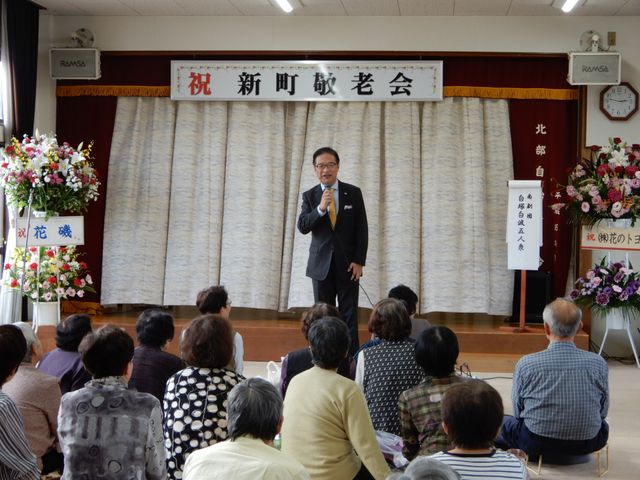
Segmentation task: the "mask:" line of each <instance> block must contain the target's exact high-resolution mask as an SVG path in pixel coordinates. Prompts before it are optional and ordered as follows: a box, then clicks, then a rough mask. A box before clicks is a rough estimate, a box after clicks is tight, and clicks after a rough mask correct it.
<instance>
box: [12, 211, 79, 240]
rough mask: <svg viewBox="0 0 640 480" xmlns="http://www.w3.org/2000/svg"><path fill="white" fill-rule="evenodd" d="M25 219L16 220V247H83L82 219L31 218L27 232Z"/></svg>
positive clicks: (72, 217) (71, 217)
mask: <svg viewBox="0 0 640 480" xmlns="http://www.w3.org/2000/svg"><path fill="white" fill-rule="evenodd" d="M27 220H28V219H27V218H18V225H17V228H16V236H17V239H16V246H17V247H24V246H25V245H26V244H27V238H29V242H28V244H29V246H30V247H39V246H52V247H55V246H66V245H84V217H83V216H81V215H77V216H76V215H74V216H70V217H51V218H50V219H49V220H45V219H44V218H34V217H32V218H31V221H30V222H29V231H28V232H27Z"/></svg>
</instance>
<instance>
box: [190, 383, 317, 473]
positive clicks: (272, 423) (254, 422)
mask: <svg viewBox="0 0 640 480" xmlns="http://www.w3.org/2000/svg"><path fill="white" fill-rule="evenodd" d="M227 401H228V407H227V423H228V424H227V431H228V432H229V440H226V441H224V442H219V443H216V444H215V445H212V446H210V447H207V448H203V449H201V450H196V451H195V452H192V453H191V455H189V458H188V459H187V461H186V463H185V466H184V474H183V476H182V478H183V479H184V480H200V479H204V478H206V479H211V480H216V479H219V480H228V479H234V480H241V479H247V480H280V479H291V480H308V479H309V474H308V473H307V471H306V470H305V469H304V467H303V466H302V465H301V464H300V463H299V462H298V461H297V460H295V459H294V458H292V457H290V456H288V455H287V454H285V453H282V452H280V451H278V450H276V449H275V448H273V439H274V437H275V436H276V435H277V434H278V433H279V432H280V427H281V425H282V397H281V396H280V392H278V390H277V389H276V387H274V386H273V385H271V383H269V382H267V381H266V380H263V379H261V378H249V379H248V380H245V381H243V382H241V383H239V384H238V385H236V386H235V387H233V389H232V390H231V392H230V393H229V397H228V400H227Z"/></svg>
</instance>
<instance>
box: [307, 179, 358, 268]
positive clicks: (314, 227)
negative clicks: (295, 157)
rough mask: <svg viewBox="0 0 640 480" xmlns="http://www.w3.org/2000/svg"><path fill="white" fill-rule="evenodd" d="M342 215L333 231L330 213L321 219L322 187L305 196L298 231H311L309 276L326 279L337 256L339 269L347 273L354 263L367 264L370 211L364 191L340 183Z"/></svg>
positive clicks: (337, 219) (339, 213) (316, 187)
mask: <svg viewBox="0 0 640 480" xmlns="http://www.w3.org/2000/svg"><path fill="white" fill-rule="evenodd" d="M338 192H339V195H340V199H339V201H338V216H337V218H336V226H335V230H334V229H332V228H331V221H330V220H329V214H328V213H327V214H325V215H323V216H321V215H320V214H319V213H318V209H317V207H318V205H319V204H320V198H321V197H322V187H321V186H320V184H318V185H316V186H315V187H313V188H312V189H310V190H307V191H306V192H304V193H303V194H302V210H301V212H300V216H299V217H298V230H299V231H300V233H302V234H307V233H309V232H311V245H310V247H309V261H308V262H307V277H311V278H313V279H314V280H324V279H325V278H326V276H327V273H328V272H329V267H330V266H331V258H332V256H335V260H336V267H337V268H339V269H342V267H344V271H345V274H346V270H347V268H348V266H349V264H350V263H351V262H355V263H358V264H360V265H364V264H365V261H366V258H367V246H368V243H369V227H368V224H367V212H366V211H365V208H364V200H363V199H362V192H361V191H360V189H359V188H358V187H355V186H353V185H349V184H348V183H343V182H339V183H338Z"/></svg>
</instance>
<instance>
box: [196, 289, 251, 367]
mask: <svg viewBox="0 0 640 480" xmlns="http://www.w3.org/2000/svg"><path fill="white" fill-rule="evenodd" d="M196 307H198V310H199V311H200V313H201V314H202V315H206V314H207V313H212V314H215V315H220V316H222V317H224V318H226V319H227V320H229V314H230V313H231V300H229V294H228V293H227V291H226V290H225V288H224V287H223V286H214V287H209V288H206V289H204V290H202V291H201V292H200V293H198V297H197V299H196ZM232 328H233V327H232ZM228 367H229V368H230V369H231V370H233V371H234V372H236V373H238V374H240V375H242V372H243V371H244V343H243V341H242V335H240V334H239V333H238V332H236V331H235V330H233V356H232V357H231V360H230V361H229V365H228Z"/></svg>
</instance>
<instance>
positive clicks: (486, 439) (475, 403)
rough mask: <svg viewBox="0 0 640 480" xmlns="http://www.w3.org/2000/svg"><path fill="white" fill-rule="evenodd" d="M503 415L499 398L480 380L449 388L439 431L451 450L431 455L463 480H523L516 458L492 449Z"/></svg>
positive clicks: (523, 472)
mask: <svg viewBox="0 0 640 480" xmlns="http://www.w3.org/2000/svg"><path fill="white" fill-rule="evenodd" d="M503 415H504V407H503V405H502V398H501V397H500V394H499V393H498V392H497V391H496V389H495V388H493V387H492V386H491V385H489V384H487V383H485V382H483V381H481V380H468V381H466V382H462V383H459V384H457V385H454V386H452V387H451V388H450V389H449V390H447V391H446V393H445V394H444V397H443V398H442V428H443V429H444V431H445V432H446V433H447V435H448V436H449V441H450V442H451V444H452V445H453V448H452V449H450V450H447V451H444V452H439V453H436V454H434V455H431V456H430V457H429V458H434V459H436V460H438V461H440V462H442V463H444V464H447V465H449V466H450V467H451V468H453V469H454V470H456V471H457V472H458V473H459V474H460V476H461V479H462V480H493V479H496V478H500V479H509V480H526V479H527V478H529V477H528V475H527V469H526V467H525V465H524V463H522V461H520V459H519V458H518V457H516V456H515V455H513V454H511V453H509V452H505V451H503V450H498V449H496V448H495V447H494V446H493V442H494V439H495V437H496V436H497V435H498V431H499V430H500V426H501V424H502V417H503Z"/></svg>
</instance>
